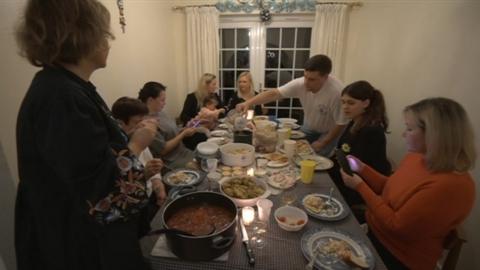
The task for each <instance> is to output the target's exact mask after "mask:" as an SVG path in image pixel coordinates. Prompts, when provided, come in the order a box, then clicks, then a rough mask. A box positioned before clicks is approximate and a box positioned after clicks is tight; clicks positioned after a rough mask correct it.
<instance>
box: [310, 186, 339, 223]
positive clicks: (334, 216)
mask: <svg viewBox="0 0 480 270" xmlns="http://www.w3.org/2000/svg"><path fill="white" fill-rule="evenodd" d="M311 196H314V197H320V198H321V199H322V200H323V201H324V202H326V201H327V200H328V195H326V194H320V193H313V194H308V195H307V196H305V197H303V199H302V205H303V208H304V209H305V211H307V213H308V214H309V215H310V216H312V217H315V218H318V219H321V220H327V221H334V220H340V219H343V218H345V217H346V216H348V210H347V208H345V207H344V205H343V204H342V203H341V202H340V201H339V200H337V199H335V198H334V197H333V196H332V204H333V208H332V209H322V210H320V212H315V211H313V210H312V209H310V208H309V207H307V206H306V205H305V201H306V200H307V198H308V197H311Z"/></svg>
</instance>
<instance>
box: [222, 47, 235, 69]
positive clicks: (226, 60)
mask: <svg viewBox="0 0 480 270" xmlns="http://www.w3.org/2000/svg"><path fill="white" fill-rule="evenodd" d="M234 60H235V51H222V62H223V64H222V68H234V67H235V61H234Z"/></svg>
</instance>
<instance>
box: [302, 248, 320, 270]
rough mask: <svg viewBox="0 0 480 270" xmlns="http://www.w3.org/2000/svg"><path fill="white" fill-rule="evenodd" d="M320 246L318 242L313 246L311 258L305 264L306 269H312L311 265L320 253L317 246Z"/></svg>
mask: <svg viewBox="0 0 480 270" xmlns="http://www.w3.org/2000/svg"><path fill="white" fill-rule="evenodd" d="M319 246H320V243H317V245H316V246H315V248H314V249H313V251H312V258H311V260H310V261H309V262H308V264H307V265H306V266H305V269H306V270H312V269H313V265H314V264H315V260H316V259H317V256H318V253H320V251H319V250H318V247H319Z"/></svg>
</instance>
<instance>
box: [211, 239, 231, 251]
mask: <svg viewBox="0 0 480 270" xmlns="http://www.w3.org/2000/svg"><path fill="white" fill-rule="evenodd" d="M233 241H235V237H234V236H228V237H221V236H219V237H215V238H214V239H213V240H212V248H215V249H224V248H226V247H228V246H230V245H231V244H232V243H233Z"/></svg>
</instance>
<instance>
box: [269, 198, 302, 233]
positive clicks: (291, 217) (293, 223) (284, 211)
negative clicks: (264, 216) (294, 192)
mask: <svg viewBox="0 0 480 270" xmlns="http://www.w3.org/2000/svg"><path fill="white" fill-rule="evenodd" d="M274 216H275V221H277V224H278V226H279V227H280V228H282V229H284V230H285V231H289V232H296V231H299V230H301V229H302V228H303V227H304V226H305V224H307V222H308V216H307V213H305V211H303V210H302V209H300V208H298V207H294V206H289V205H286V206H282V207H279V208H277V210H275V214H274Z"/></svg>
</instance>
